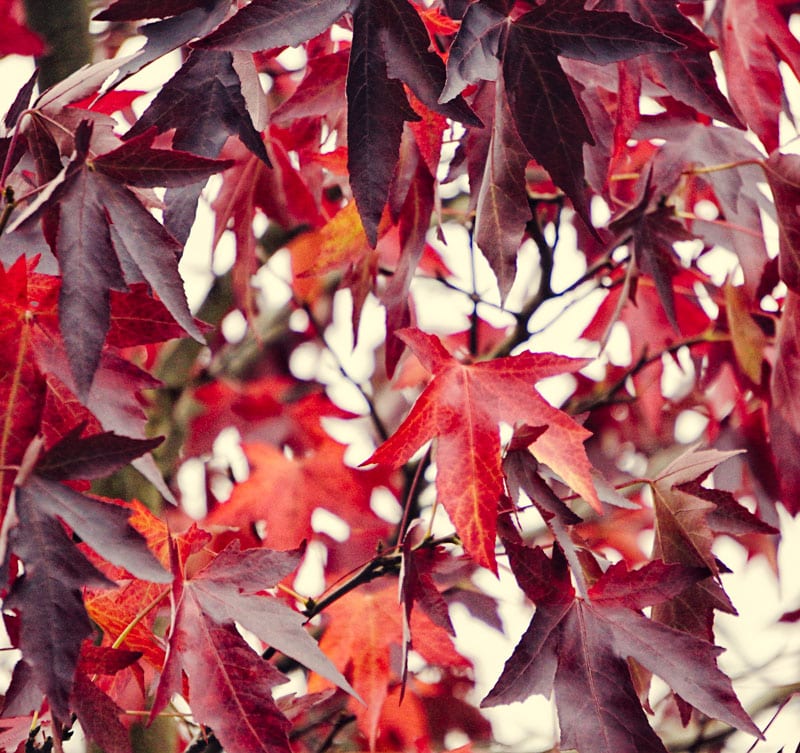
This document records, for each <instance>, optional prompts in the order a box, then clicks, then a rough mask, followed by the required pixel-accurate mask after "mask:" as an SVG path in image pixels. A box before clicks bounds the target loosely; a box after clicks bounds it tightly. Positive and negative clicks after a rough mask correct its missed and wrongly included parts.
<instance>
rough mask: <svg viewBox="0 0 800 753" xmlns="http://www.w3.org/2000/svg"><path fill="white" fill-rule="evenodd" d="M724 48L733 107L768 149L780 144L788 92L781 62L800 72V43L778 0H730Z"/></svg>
mask: <svg viewBox="0 0 800 753" xmlns="http://www.w3.org/2000/svg"><path fill="white" fill-rule="evenodd" d="M718 19H719V25H720V37H719V40H720V51H721V52H722V55H721V58H722V64H723V67H724V69H725V78H726V80H727V81H729V82H730V84H729V86H728V93H729V95H730V98H731V103H732V104H733V107H734V109H735V111H736V113H737V115H739V117H740V118H741V119H742V121H743V122H745V123H746V124H747V125H748V126H749V127H750V128H751V129H752V130H753V132H754V133H755V134H756V136H758V138H759V139H761V143H763V144H764V147H765V148H766V150H767V151H768V152H772V151H774V150H775V149H777V148H778V144H779V134H778V117H779V115H780V113H781V111H782V103H781V97H782V93H783V90H784V87H783V79H782V78H781V73H780V70H779V67H778V65H779V62H780V61H783V62H785V63H787V64H788V65H789V67H790V69H791V70H792V71H794V73H795V75H797V73H798V71H800V43H798V41H797V39H796V38H795V36H794V35H793V34H792V32H791V31H790V30H789V27H788V25H787V23H786V21H785V20H784V19H783V17H782V16H781V13H780V10H779V8H778V4H777V3H776V2H774V0H767V2H756V1H755V0H730V2H726V3H725V5H724V7H720V11H719V12H718Z"/></svg>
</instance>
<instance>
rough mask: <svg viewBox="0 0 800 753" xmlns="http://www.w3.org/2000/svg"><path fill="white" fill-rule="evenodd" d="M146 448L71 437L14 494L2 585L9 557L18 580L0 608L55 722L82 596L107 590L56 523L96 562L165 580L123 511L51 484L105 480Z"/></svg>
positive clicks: (78, 636)
mask: <svg viewBox="0 0 800 753" xmlns="http://www.w3.org/2000/svg"><path fill="white" fill-rule="evenodd" d="M35 446H36V445H33V447H35ZM152 446H153V443H152V442H147V441H145V442H142V441H135V440H130V439H127V438H124V437H113V436H112V435H105V436H103V437H100V438H99V439H98V438H97V437H89V438H87V439H80V438H78V436H77V433H76V432H73V433H72V434H68V435H67V436H66V437H65V438H64V439H63V440H62V441H61V442H60V443H58V444H56V445H55V446H54V447H52V448H51V449H50V450H49V451H48V452H45V453H44V454H43V455H42V456H41V457H40V458H39V463H38V465H37V466H35V468H34V472H33V473H30V470H28V471H27V473H28V474H29V475H28V476H27V477H24V475H23V478H21V479H19V480H18V481H17V484H16V486H15V493H14V505H13V511H14V515H15V516H16V521H15V524H13V523H12V527H11V528H10V531H9V533H8V543H7V546H6V548H5V551H4V558H3V572H4V575H5V579H7V578H8V576H9V564H10V562H11V559H10V558H11V556H12V555H14V556H15V557H17V558H19V560H21V561H22V562H23V563H24V566H25V572H24V574H23V575H21V576H18V577H17V578H16V579H15V580H14V581H13V584H12V586H11V589H10V592H9V596H8V597H7V598H6V599H5V602H4V604H5V606H6V607H7V608H9V609H14V610H16V611H17V613H18V614H19V615H20V616H21V620H22V628H21V633H20V646H21V648H22V650H23V652H24V654H25V661H26V662H27V663H28V664H29V665H30V668H31V672H32V676H33V680H34V682H35V684H36V685H37V686H38V688H39V689H40V690H41V692H42V693H44V694H45V695H46V696H47V698H48V700H49V701H50V704H51V707H52V709H53V714H54V716H56V717H57V718H58V719H60V720H66V719H68V718H69V708H70V707H69V697H70V694H71V692H72V688H73V682H74V676H75V668H76V666H77V661H78V653H79V650H80V646H81V643H82V641H83V639H84V638H85V637H86V636H88V635H89V634H90V633H91V631H92V627H91V624H90V622H89V618H88V616H87V614H86V610H85V608H84V606H83V600H82V598H81V588H82V587H84V586H86V585H93V586H97V587H104V586H109V585H113V583H112V582H111V581H109V580H108V579H107V578H106V577H105V576H104V575H103V574H102V573H101V572H100V571H99V570H97V569H96V568H95V567H94V566H93V565H92V564H90V562H89V561H88V560H87V559H86V558H85V557H84V556H83V555H82V554H81V553H80V552H79V550H78V549H76V547H75V544H73V542H72V541H71V540H70V538H69V536H68V535H67V533H66V532H65V530H64V527H63V525H62V522H61V521H63V523H64V524H66V525H67V526H69V528H70V529H71V530H72V531H74V532H75V534H77V535H78V536H80V537H81V539H82V540H83V541H85V542H86V544H88V545H89V546H90V547H91V548H92V549H94V551H96V552H97V553H98V554H100V555H101V556H103V557H106V558H107V559H108V560H109V561H111V562H113V563H115V564H118V565H120V566H122V567H125V568H126V569H128V570H129V571H131V572H132V573H134V574H136V575H138V576H140V577H142V578H147V579H150V580H153V581H157V582H162V583H163V582H166V581H168V580H170V575H169V573H168V572H166V571H165V570H163V569H162V568H161V566H160V565H159V563H158V561H157V560H156V559H155V557H153V555H152V554H151V553H150V551H149V550H148V549H147V547H146V545H145V542H144V539H143V538H142V537H141V536H140V535H139V534H138V533H137V532H136V531H135V530H134V529H133V528H132V527H131V526H130V525H129V523H128V511H127V510H126V509H125V508H123V507H117V506H116V505H111V504H105V503H103V502H100V501H98V500H95V499H90V498H89V497H86V496H84V495H83V494H81V493H80V492H78V491H75V490H74V489H72V488H70V487H69V486H66V485H64V484H61V483H58V481H57V480H55V479H64V480H66V479H71V478H76V477H77V478H94V477H97V476H98V475H105V474H107V473H108V472H110V471H111V470H115V469H116V468H119V467H122V466H123V465H125V464H126V463H127V462H129V461H130V460H132V459H133V458H135V457H137V456H138V455H141V454H142V453H143V452H145V451H146V450H147V449H149V448H150V447H152ZM5 525H8V521H6V524H5Z"/></svg>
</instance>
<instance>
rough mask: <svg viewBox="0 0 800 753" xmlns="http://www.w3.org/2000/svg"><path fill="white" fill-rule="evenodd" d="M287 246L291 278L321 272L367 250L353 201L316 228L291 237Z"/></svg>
mask: <svg viewBox="0 0 800 753" xmlns="http://www.w3.org/2000/svg"><path fill="white" fill-rule="evenodd" d="M289 249H290V250H291V253H292V271H293V273H294V276H295V277H308V276H312V275H321V274H325V273H326V272H330V271H331V270H333V269H338V268H340V267H342V266H344V265H345V264H352V263H355V262H357V261H359V260H360V259H361V258H362V257H363V256H364V255H365V254H368V253H371V249H370V247H369V244H368V243H367V236H366V234H365V233H364V226H363V225H362V224H361V218H360V217H359V215H358V209H357V208H356V203H355V201H351V202H350V203H349V204H347V206H345V207H343V208H342V209H340V210H339V211H338V212H337V213H336V214H335V215H334V217H333V218H332V219H331V220H329V221H328V222H327V223H326V224H325V225H323V226H322V227H321V228H320V229H319V230H314V231H312V232H310V233H304V234H303V235H300V236H298V237H297V238H295V239H294V240H293V241H292V242H291V243H290V244H289Z"/></svg>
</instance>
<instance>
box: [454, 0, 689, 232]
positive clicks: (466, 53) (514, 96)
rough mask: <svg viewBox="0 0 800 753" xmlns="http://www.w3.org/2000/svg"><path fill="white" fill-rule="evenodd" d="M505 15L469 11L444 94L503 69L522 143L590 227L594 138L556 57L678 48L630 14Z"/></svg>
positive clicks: (575, 2) (489, 7)
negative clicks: (589, 167)
mask: <svg viewBox="0 0 800 753" xmlns="http://www.w3.org/2000/svg"><path fill="white" fill-rule="evenodd" d="M501 15H503V14H502V13H501V12H499V9H498V8H497V7H496V3H493V2H487V0H482V1H481V2H477V3H474V4H473V5H471V6H470V7H469V9H468V10H467V13H466V14H465V18H464V21H463V23H462V26H461V29H460V30H459V34H458V36H457V37H456V39H455V41H454V42H453V49H452V51H451V55H450V58H449V60H448V75H449V76H450V80H451V81H452V82H453V83H452V86H451V87H450V88H449V89H447V90H446V94H447V95H449V94H450V93H451V92H452V91H453V89H454V88H456V87H457V86H458V85H461V84H463V83H474V82H475V81H476V80H477V79H478V78H484V79H494V78H496V77H497V73H496V71H497V70H502V74H503V75H502V82H503V87H504V90H505V97H506V100H507V102H508V106H509V109H510V111H511V114H512V117H513V119H514V123H515V124H516V127H517V132H518V133H519V136H520V138H521V140H522V143H523V144H524V145H525V148H526V149H527V150H528V152H529V153H530V154H531V156H532V157H534V159H536V160H537V162H539V164H541V165H542V167H544V168H545V169H546V170H547V171H548V173H550V176H551V177H552V179H553V181H554V182H555V183H556V185H558V186H559V187H560V188H561V189H562V190H563V191H564V193H565V194H566V195H567V196H568V197H569V198H570V199H571V200H572V202H573V204H574V205H575V208H576V211H577V212H578V213H579V214H580V215H581V217H583V219H584V220H585V221H586V222H587V224H589V225H590V226H591V222H590V219H589V214H588V206H587V203H586V196H585V187H584V168H583V156H582V149H583V145H584V144H590V145H591V144H594V137H593V135H592V133H591V130H590V129H589V126H588V124H587V122H586V119H585V117H584V115H583V112H582V110H581V107H580V105H579V103H578V100H577V99H576V96H575V94H574V92H573V88H572V85H571V84H570V81H569V78H568V76H567V74H566V73H565V71H564V69H563V67H562V65H561V63H560V62H559V59H558V57H559V55H561V56H564V57H568V58H575V59H578V60H585V61H587V62H589V63H594V64H596V65H604V64H607V63H612V62H618V61H620V60H626V59H628V58H631V57H635V56H636V55H641V54H644V53H651V52H670V51H673V50H675V49H676V48H678V47H680V44H679V43H676V42H674V41H673V40H672V39H670V38H669V37H666V36H664V35H663V34H660V33H658V32H657V31H656V30H655V29H653V28H652V27H650V26H645V25H643V24H640V23H637V22H636V21H634V20H633V19H632V18H631V17H630V16H629V15H628V14H627V13H620V12H600V11H595V10H585V9H584V3H583V2H582V0H569V2H552V1H551V2H546V3H544V4H542V5H539V6H537V7H536V8H535V9H534V10H531V11H529V12H528V13H524V14H523V15H521V16H519V17H518V18H516V19H514V20H513V21H512V20H511V19H510V18H506V19H501ZM462 35H464V39H460V37H461V36H462ZM493 57H494V58H496V61H499V64H500V68H499V69H498V68H497V62H495V61H493V60H492V58H493ZM456 82H458V83H456Z"/></svg>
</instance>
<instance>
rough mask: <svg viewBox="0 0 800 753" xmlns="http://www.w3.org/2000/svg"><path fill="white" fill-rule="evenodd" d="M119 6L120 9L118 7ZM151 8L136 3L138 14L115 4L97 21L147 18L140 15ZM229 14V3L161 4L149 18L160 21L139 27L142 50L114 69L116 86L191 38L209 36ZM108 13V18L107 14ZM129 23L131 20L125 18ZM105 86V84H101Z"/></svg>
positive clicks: (222, 0) (223, 0) (221, 0)
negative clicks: (133, 17)
mask: <svg viewBox="0 0 800 753" xmlns="http://www.w3.org/2000/svg"><path fill="white" fill-rule="evenodd" d="M118 5H119V7H117V6H118ZM151 7H152V5H150V4H142V5H141V6H139V5H138V4H137V8H138V9H139V10H138V12H137V11H136V10H133V9H132V8H131V4H129V3H128V2H127V0H126V2H125V3H122V4H118V3H115V4H114V5H113V6H111V7H109V8H107V9H106V10H104V11H101V12H100V13H99V14H97V16H95V18H96V19H97V20H109V21H111V20H114V17H115V16H134V15H135V16H136V17H137V18H147V17H148V16H141V15H139V13H141V12H147V11H148V10H149V8H151ZM229 11H230V3H229V2H228V0H211V1H210V2H206V1H205V0H201V1H200V2H185V3H184V2H181V1H180V0H179V2H177V3H176V2H168V3H163V4H159V9H158V12H156V13H153V14H152V15H151V16H149V17H150V18H156V19H161V20H157V21H154V22H153V23H149V24H145V25H144V26H142V27H140V29H139V33H140V34H141V35H142V36H144V38H145V39H146V42H145V44H144V46H143V47H141V49H139V50H138V51H137V52H136V53H134V54H133V55H131V56H130V57H128V58H124V59H123V60H122V61H120V62H119V63H117V65H116V66H115V68H116V69H117V70H116V75H115V79H114V84H115V85H118V84H119V83H120V82H121V81H123V80H124V79H126V78H128V77H129V76H131V75H132V74H134V73H136V72H137V71H138V70H140V69H141V68H143V67H144V66H146V65H147V64H148V63H152V62H153V61H154V60H157V59H158V58H160V57H162V56H163V55H165V54H167V53H168V52H171V51H172V50H176V49H178V48H180V47H183V46H184V45H186V44H187V43H188V42H190V41H191V40H192V39H196V38H198V37H202V36H203V35H204V34H208V32H209V31H211V30H212V29H213V28H214V27H215V26H217V25H218V24H219V23H220V22H221V21H222V20H223V19H224V18H225V16H226V15H227V14H228V12H229ZM107 14H108V15H107ZM126 20H128V19H126ZM101 83H102V82H101Z"/></svg>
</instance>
